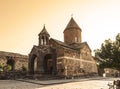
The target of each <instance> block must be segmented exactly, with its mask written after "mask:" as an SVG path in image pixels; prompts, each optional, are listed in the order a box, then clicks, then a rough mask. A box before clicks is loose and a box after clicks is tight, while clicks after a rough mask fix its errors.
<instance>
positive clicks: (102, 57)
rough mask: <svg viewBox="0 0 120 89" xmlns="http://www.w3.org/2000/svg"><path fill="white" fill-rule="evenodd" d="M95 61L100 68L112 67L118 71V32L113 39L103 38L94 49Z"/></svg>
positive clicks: (119, 38)
mask: <svg viewBox="0 0 120 89" xmlns="http://www.w3.org/2000/svg"><path fill="white" fill-rule="evenodd" d="M94 52H95V57H96V61H97V62H98V64H99V67H101V68H114V69H117V70H119V71H120V33H119V34H118V35H117V36H116V39H115V41H112V40H111V39H108V40H105V41H104V43H102V45H101V48H100V49H96V50H94Z"/></svg>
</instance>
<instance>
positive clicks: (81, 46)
mask: <svg viewBox="0 0 120 89" xmlns="http://www.w3.org/2000/svg"><path fill="white" fill-rule="evenodd" d="M85 45H86V46H87V47H88V48H89V50H90V52H92V51H91V49H90V47H89V45H88V43H87V42H82V43H80V46H79V47H78V48H80V49H82V48H83V47H84V46H85Z"/></svg>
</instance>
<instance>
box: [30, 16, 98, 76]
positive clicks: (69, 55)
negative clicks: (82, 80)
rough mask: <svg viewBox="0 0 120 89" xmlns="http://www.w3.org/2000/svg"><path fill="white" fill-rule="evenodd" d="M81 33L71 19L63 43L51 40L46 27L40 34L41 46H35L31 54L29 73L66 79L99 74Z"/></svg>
mask: <svg viewBox="0 0 120 89" xmlns="http://www.w3.org/2000/svg"><path fill="white" fill-rule="evenodd" d="M81 32H82V30H81V28H80V27H79V26H78V25H77V23H76V22H75V21H74V19H73V18H71V20H70V22H69V23H68V25H67V27H66V28H65V30H64V42H61V41H58V40H56V39H53V38H50V39H49V37H50V35H49V33H48V32H47V30H46V28H45V26H44V28H43V30H42V31H41V32H40V34H39V45H38V46H34V47H33V48H32V50H31V52H30V54H29V64H28V66H29V67H28V69H29V73H30V74H34V73H35V72H36V73H38V74H52V75H58V76H66V77H69V76H81V75H87V74H93V73H96V74H97V66H96V62H95V60H94V58H93V57H92V55H91V49H90V47H89V46H88V44H87V42H82V38H81ZM35 59H36V60H37V65H36V70H35Z"/></svg>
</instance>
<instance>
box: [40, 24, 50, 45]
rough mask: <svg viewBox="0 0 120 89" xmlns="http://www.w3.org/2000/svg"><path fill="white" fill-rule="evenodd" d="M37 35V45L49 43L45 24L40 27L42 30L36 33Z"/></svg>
mask: <svg viewBox="0 0 120 89" xmlns="http://www.w3.org/2000/svg"><path fill="white" fill-rule="evenodd" d="M38 36H39V46H40V45H44V46H45V45H49V37H50V35H49V33H48V32H47V30H46V28H45V25H44V27H43V29H42V31H41V32H40V33H39V34H38Z"/></svg>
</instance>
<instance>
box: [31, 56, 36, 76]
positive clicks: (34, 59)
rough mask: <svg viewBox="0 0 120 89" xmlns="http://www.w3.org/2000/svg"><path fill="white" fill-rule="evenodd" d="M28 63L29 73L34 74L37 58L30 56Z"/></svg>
mask: <svg viewBox="0 0 120 89" xmlns="http://www.w3.org/2000/svg"><path fill="white" fill-rule="evenodd" d="M30 63H31V65H30V66H31V69H30V70H31V73H32V74H34V73H36V71H37V56H36V55H32V57H31V61H30Z"/></svg>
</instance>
